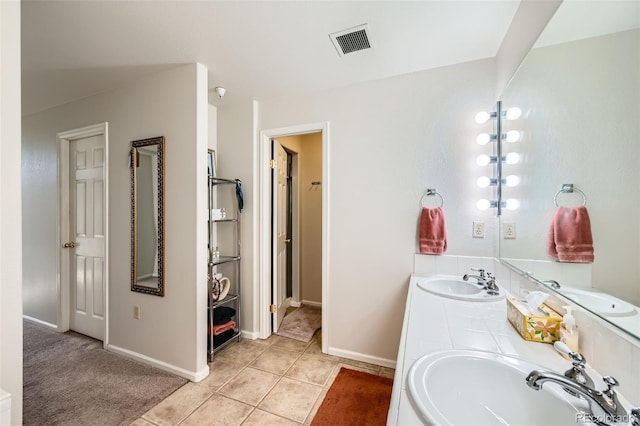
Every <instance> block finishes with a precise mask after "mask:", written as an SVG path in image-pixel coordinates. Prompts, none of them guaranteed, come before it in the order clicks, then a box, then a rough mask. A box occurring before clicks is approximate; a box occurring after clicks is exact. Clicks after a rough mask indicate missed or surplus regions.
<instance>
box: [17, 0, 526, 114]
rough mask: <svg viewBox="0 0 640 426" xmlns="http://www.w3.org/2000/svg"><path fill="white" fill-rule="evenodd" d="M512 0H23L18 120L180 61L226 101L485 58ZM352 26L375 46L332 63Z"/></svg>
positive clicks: (494, 46) (501, 30)
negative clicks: (202, 71)
mask: <svg viewBox="0 0 640 426" xmlns="http://www.w3.org/2000/svg"><path fill="white" fill-rule="evenodd" d="M519 1H520V0H496V1H488V0H470V1H461V0H439V1H435V0H432V1H391V0H388V1H378V2H373V1H321V0H315V1H268V0H262V1H239V0H236V1H179V0H174V1H96V0H83V1H77V0H76V1H50V0H47V1H31V0H23V2H22V102H23V114H25V115H26V114H30V113H33V112H36V111H40V110H43V109H46V108H50V107H52V106H55V105H60V104H63V103H66V102H69V101H71V100H74V99H78V98H82V97H85V96H89V95H92V94H95V93H99V92H102V91H105V90H108V89H112V88H114V87H117V86H118V85H120V84H122V83H123V82H125V81H128V80H131V79H134V78H138V77H140V76H142V75H145V74H147V73H149V72H154V71H158V70H161V69H164V68H167V67H169V66H173V65H175V64H181V63H193V62H200V63H202V64H204V65H205V66H206V67H207V68H208V69H209V87H210V89H211V90H212V89H213V88H214V87H215V86H224V87H225V88H226V89H227V94H226V96H225V98H224V102H235V101H240V100H248V99H257V100H261V99H265V98H271V97H275V96H281V95H291V94H295V93H301V92H309V91H315V90H322V89H329V88H335V87H342V86H346V85H350V84H354V83H358V82H362V81H370V80H376V79H380V78H385V77H390V76H394V75H399V74H405V73H410V72H415V71H420V70H424V69H429V68H435V67H441V66H446V65H451V64H455V63H461V62H467V61H472V60H476V59H482V58H488V57H493V56H495V55H496V52H497V51H498V49H499V47H500V45H501V43H502V39H503V37H504V35H505V33H506V31H507V29H508V28H509V25H510V23H511V20H512V18H513V16H514V14H515V12H516V9H517V8H518V5H519ZM363 23H368V24H369V26H370V29H371V32H372V35H373V45H374V48H373V49H371V50H367V51H363V52H356V53H352V54H349V55H345V56H344V57H340V56H339V55H338V54H337V52H336V50H335V48H334V46H333V44H332V43H331V40H330V39H329V36H328V34H329V33H332V32H335V31H339V30H343V29H346V28H350V27H353V26H356V25H359V24H363ZM214 98H216V97H215V95H213V93H211V95H210V99H212V100H213V99H214ZM214 102H217V100H216V101H214Z"/></svg>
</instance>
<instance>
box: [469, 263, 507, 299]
mask: <svg viewBox="0 0 640 426" xmlns="http://www.w3.org/2000/svg"><path fill="white" fill-rule="evenodd" d="M471 270H472V271H478V274H479V275H470V274H464V275H463V276H462V279H463V280H464V281H469V278H475V279H476V281H477V282H478V285H481V286H483V287H484V289H485V290H487V293H488V294H490V295H492V296H495V295H497V294H499V293H500V289H499V288H498V285H497V284H496V279H495V277H494V276H493V275H491V272H487V273H486V274H485V271H484V269H482V268H471Z"/></svg>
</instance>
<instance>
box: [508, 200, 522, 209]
mask: <svg viewBox="0 0 640 426" xmlns="http://www.w3.org/2000/svg"><path fill="white" fill-rule="evenodd" d="M519 207H520V201H518V200H517V199H516V198H509V199H508V200H507V202H506V204H505V208H506V209H507V210H518V208H519Z"/></svg>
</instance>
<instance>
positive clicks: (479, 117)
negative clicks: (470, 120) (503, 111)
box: [476, 111, 491, 124]
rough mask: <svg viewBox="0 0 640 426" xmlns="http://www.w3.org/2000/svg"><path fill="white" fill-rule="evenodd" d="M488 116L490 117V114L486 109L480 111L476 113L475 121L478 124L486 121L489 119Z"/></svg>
mask: <svg viewBox="0 0 640 426" xmlns="http://www.w3.org/2000/svg"><path fill="white" fill-rule="evenodd" d="M490 118H491V114H489V113H488V112H487V111H481V112H479V113H477V114H476V123H478V124H482V123H486V122H487V121H489V119H490Z"/></svg>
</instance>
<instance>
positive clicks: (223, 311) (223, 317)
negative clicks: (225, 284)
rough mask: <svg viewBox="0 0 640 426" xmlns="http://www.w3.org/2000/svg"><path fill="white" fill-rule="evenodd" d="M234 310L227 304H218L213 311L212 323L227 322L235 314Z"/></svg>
mask: <svg viewBox="0 0 640 426" xmlns="http://www.w3.org/2000/svg"><path fill="white" fill-rule="evenodd" d="M235 314H236V310H235V309H233V308H231V307H229V306H218V307H216V309H215V310H214V311H213V325H220V324H224V323H226V322H228V321H229V320H230V319H231V318H233V316H235Z"/></svg>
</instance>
